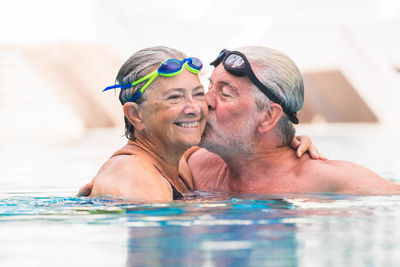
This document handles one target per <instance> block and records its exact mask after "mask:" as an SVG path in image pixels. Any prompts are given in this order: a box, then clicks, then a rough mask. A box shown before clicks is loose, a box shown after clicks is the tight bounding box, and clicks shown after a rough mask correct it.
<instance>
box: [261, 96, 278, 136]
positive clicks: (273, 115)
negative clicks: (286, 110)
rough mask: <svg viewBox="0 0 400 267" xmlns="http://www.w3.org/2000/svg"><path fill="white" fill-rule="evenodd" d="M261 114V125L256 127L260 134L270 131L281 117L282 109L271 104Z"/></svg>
mask: <svg viewBox="0 0 400 267" xmlns="http://www.w3.org/2000/svg"><path fill="white" fill-rule="evenodd" d="M262 113H263V114H262V119H261V124H260V126H258V131H259V132H260V133H267V132H269V131H271V130H272V129H273V128H274V127H275V126H276V124H277V123H278V121H279V120H280V119H281V118H282V116H283V110H282V107H281V106H280V105H279V104H276V103H271V104H270V105H269V108H264V110H263V111H262Z"/></svg>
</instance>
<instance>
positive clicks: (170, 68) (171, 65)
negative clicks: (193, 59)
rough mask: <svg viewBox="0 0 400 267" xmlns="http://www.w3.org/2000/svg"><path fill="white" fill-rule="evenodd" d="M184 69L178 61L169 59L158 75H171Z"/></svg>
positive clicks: (161, 66) (159, 69) (160, 68)
mask: <svg viewBox="0 0 400 267" xmlns="http://www.w3.org/2000/svg"><path fill="white" fill-rule="evenodd" d="M181 69H182V63H181V62H180V61H179V60H177V59H168V60H166V61H164V62H163V63H162V64H161V65H160V67H159V68H158V73H159V74H161V75H163V74H171V73H175V72H178V71H180V70H181Z"/></svg>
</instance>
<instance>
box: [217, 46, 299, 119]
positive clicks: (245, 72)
mask: <svg viewBox="0 0 400 267" xmlns="http://www.w3.org/2000/svg"><path fill="white" fill-rule="evenodd" d="M221 62H222V65H223V66H224V68H225V70H226V71H227V72H229V73H231V74H233V75H235V76H238V77H243V76H247V77H249V79H250V80H251V81H252V82H253V83H254V85H255V86H257V87H258V89H260V90H261V92H263V93H264V95H266V96H267V97H268V98H269V99H270V100H271V101H272V102H275V103H277V104H279V105H280V106H281V107H282V110H283V112H285V113H286V114H287V115H288V117H289V119H290V121H291V122H293V123H294V124H298V123H299V119H298V118H297V113H296V112H292V111H290V110H289V109H288V107H286V105H284V103H283V101H282V100H280V99H279V98H278V97H277V96H276V95H275V93H274V92H273V90H272V89H271V88H268V87H267V86H265V85H264V84H263V83H262V82H260V80H259V79H258V78H257V77H256V75H255V74H254V72H253V70H252V69H251V65H250V63H249V61H248V60H247V58H246V56H245V55H244V54H242V53H240V52H239V51H229V50H227V49H223V50H222V51H221V52H220V53H219V55H218V56H217V58H216V59H215V60H214V61H213V62H211V63H210V65H213V66H214V67H217V66H218V65H219V63H221Z"/></svg>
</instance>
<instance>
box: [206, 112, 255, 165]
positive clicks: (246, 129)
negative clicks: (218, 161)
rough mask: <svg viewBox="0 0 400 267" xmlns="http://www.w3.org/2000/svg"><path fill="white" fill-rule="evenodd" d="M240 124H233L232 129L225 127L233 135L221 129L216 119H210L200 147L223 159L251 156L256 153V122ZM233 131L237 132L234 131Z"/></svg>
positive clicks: (249, 121) (250, 121)
mask: <svg viewBox="0 0 400 267" xmlns="http://www.w3.org/2000/svg"><path fill="white" fill-rule="evenodd" d="M240 124H241V125H238V124H234V123H233V122H231V125H230V127H229V125H225V126H224V127H225V129H230V130H231V133H227V132H224V131H223V130H220V129H219V128H220V127H218V126H217V123H216V122H215V118H213V117H209V118H208V120H207V124H206V127H205V129H204V133H203V136H202V138H201V141H200V144H199V146H200V147H203V148H206V149H207V150H208V151H210V152H213V153H215V154H217V155H219V156H220V157H221V158H223V159H231V158H234V157H241V156H247V157H249V156H251V155H252V154H253V151H254V149H253V147H254V137H255V132H256V129H255V126H256V122H255V121H254V120H248V121H246V122H242V123H240ZM232 129H236V130H235V131H232Z"/></svg>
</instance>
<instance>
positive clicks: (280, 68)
mask: <svg viewBox="0 0 400 267" xmlns="http://www.w3.org/2000/svg"><path fill="white" fill-rule="evenodd" d="M236 50H237V51H239V52H242V53H243V54H245V55H246V57H247V59H248V60H249V62H250V64H251V66H252V69H253V71H254V73H255V74H256V76H257V78H258V79H259V80H260V81H261V82H262V83H263V84H264V85H265V86H267V87H268V88H271V89H272V91H273V92H274V93H275V95H276V96H277V97H278V98H279V99H281V100H282V101H283V104H284V105H286V107H287V108H288V109H289V110H290V111H292V112H298V111H299V110H300V109H301V108H302V106H303V103H304V85H303V77H302V76H301V74H300V71H299V69H298V68H297V66H296V64H294V62H293V61H292V60H291V59H290V58H289V57H288V56H286V55H285V54H283V53H282V52H279V51H277V50H274V49H272V48H267V47H260V46H246V47H240V48H238V49H236ZM252 93H253V97H254V100H255V102H256V105H257V108H258V109H259V110H260V111H261V110H263V109H264V108H269V106H270V103H271V101H270V100H269V99H268V97H267V96H266V95H264V94H263V93H262V92H261V90H260V89H258V88H257V87H256V86H255V85H254V86H253V87H252ZM277 129H278V132H279V135H280V138H281V141H282V144H283V145H289V144H290V143H291V142H292V140H293V138H294V136H295V133H296V130H295V128H294V126H293V124H292V122H291V121H290V120H289V117H288V116H287V115H286V114H285V113H283V116H282V118H281V119H280V120H279V122H278V124H277Z"/></svg>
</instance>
